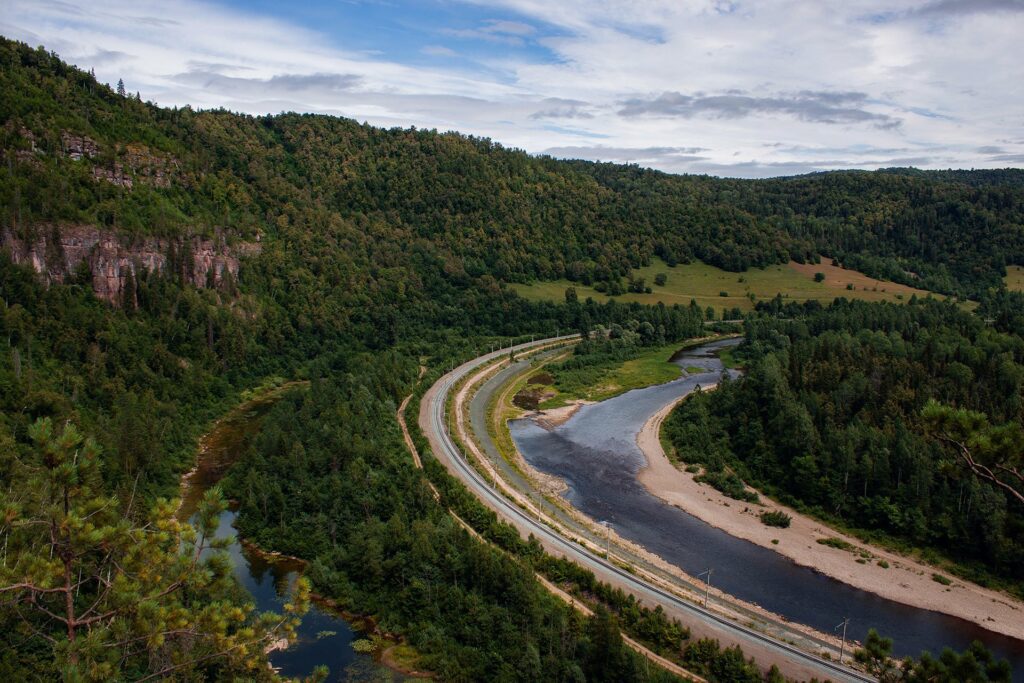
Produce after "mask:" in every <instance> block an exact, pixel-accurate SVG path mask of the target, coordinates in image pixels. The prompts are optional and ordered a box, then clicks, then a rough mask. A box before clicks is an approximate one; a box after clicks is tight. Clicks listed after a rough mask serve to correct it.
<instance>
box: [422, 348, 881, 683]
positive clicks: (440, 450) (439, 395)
mask: <svg viewBox="0 0 1024 683" xmlns="http://www.w3.org/2000/svg"><path fill="white" fill-rule="evenodd" d="M574 336H575V335H570V336H564V337H557V338H550V339H542V340H538V341H535V342H529V343H525V344H520V345H518V346H516V347H514V349H515V351H516V352H519V351H525V350H527V349H529V348H531V347H534V346H539V345H543V344H550V343H552V342H555V341H558V340H566V341H567V340H569V339H572V338H573V337H574ZM508 353H509V350H508V349H505V350H502V351H497V352H494V353H489V354H486V355H483V356H480V357H479V358H475V359H473V360H471V361H468V362H466V363H463V364H462V365H460V366H459V367H457V368H455V369H454V370H453V371H452V372H449V373H448V374H446V375H444V376H443V377H441V378H440V379H439V380H438V381H437V383H436V384H434V386H433V387H431V389H430V390H429V391H428V392H427V393H426V395H425V396H424V398H423V402H422V405H421V409H420V427H421V428H422V429H423V431H424V433H425V434H426V435H427V436H428V438H429V439H430V441H431V445H432V446H433V449H434V454H435V455H436V456H437V457H438V458H439V459H441V461H442V462H443V463H444V464H445V465H446V466H447V467H448V469H449V470H450V471H451V472H452V473H453V474H454V475H455V476H457V477H458V478H459V479H461V480H462V482H463V483H464V484H465V485H466V486H468V487H469V489H470V490H471V491H472V492H473V493H474V494H475V495H476V496H477V497H478V498H479V499H480V500H482V501H483V502H484V503H485V504H487V505H488V507H490V508H491V509H493V510H495V511H496V512H497V513H498V514H499V516H501V517H502V518H503V519H504V520H505V521H508V522H510V523H512V524H514V525H515V526H516V527H517V528H518V529H520V531H522V532H527V533H530V534H533V535H534V536H535V537H536V538H537V539H538V540H540V541H541V542H542V543H543V544H544V545H545V547H546V548H549V549H554V550H555V551H556V552H557V553H558V554H561V555H563V556H565V557H567V558H569V559H571V560H573V561H574V562H577V563H578V564H580V565H581V566H583V567H586V568H588V569H590V570H591V571H594V572H595V574H597V575H598V576H599V577H600V578H602V579H604V580H608V579H611V580H612V581H613V582H614V583H615V584H617V585H619V586H620V587H622V588H623V589H624V590H627V591H628V592H630V593H633V594H634V595H636V596H637V597H639V598H642V599H644V600H645V601H646V602H647V603H648V604H655V605H658V604H660V605H662V606H663V608H665V609H666V610H670V611H671V612H675V613H678V614H683V615H686V617H687V619H686V621H693V620H696V621H699V622H701V623H703V624H706V625H708V626H711V627H713V629H714V630H717V631H721V632H724V633H726V634H728V636H729V637H730V639H731V640H733V641H735V642H738V643H740V644H742V645H743V647H744V649H745V650H748V651H749V650H753V651H761V652H764V651H767V652H769V653H772V654H773V655H775V656H777V657H780V658H782V659H784V660H786V661H789V662H792V663H794V664H796V665H798V666H799V668H800V669H801V670H806V671H810V672H813V673H812V675H814V676H817V677H819V678H822V679H831V680H833V681H842V682H844V683H845V682H853V681H872V680H874V679H872V678H871V677H870V676H867V675H865V674H863V673H861V672H859V671H855V670H853V669H850V668H848V667H845V666H842V665H840V664H838V663H836V662H830V661H827V660H824V659H820V658H818V657H816V656H814V655H812V654H810V653H807V652H804V651H803V650H799V649H797V648H795V647H793V646H791V645H788V644H787V643H783V642H780V641H777V640H774V639H773V638H770V637H768V636H766V635H764V634H763V633H759V632H758V631H754V630H752V629H749V628H746V627H745V626H743V625H741V624H737V623H734V622H732V621H729V620H728V619H725V618H723V617H720V616H718V615H717V614H715V613H713V612H709V611H707V610H705V609H703V608H702V607H700V606H698V605H696V604H693V603H690V602H688V601H686V600H683V599H681V598H679V597H677V596H675V595H672V594H671V593H668V592H666V591H664V590H662V589H661V588H659V587H657V586H655V585H652V584H649V583H647V582H646V581H644V580H642V579H640V578H638V577H636V576H633V575H632V574H630V573H629V572H626V571H624V570H622V569H620V568H619V567H617V566H615V565H613V564H610V563H608V562H606V561H605V560H604V559H603V558H601V557H599V556H598V555H595V554H594V553H591V552H590V551H588V550H587V549H585V548H583V547H581V546H580V545H578V544H577V543H575V542H573V541H571V540H568V539H565V538H563V537H562V536H560V535H559V534H557V533H556V532H555V531H553V530H552V529H550V528H549V527H548V526H546V525H545V524H543V523H541V522H539V521H537V520H535V519H533V518H532V517H530V516H529V515H528V514H527V513H525V512H524V511H523V510H521V509H520V508H519V507H517V506H516V505H515V504H514V503H512V502H511V501H509V500H508V499H506V498H505V497H504V496H502V495H501V494H499V493H497V492H495V491H494V490H493V489H492V488H491V487H490V485H489V484H488V483H487V481H486V480H485V479H484V478H483V477H482V476H480V474H479V473H478V472H477V471H476V469H474V468H473V467H472V466H471V465H470V464H469V463H467V462H466V460H465V459H464V458H463V455H462V452H461V450H460V449H459V448H458V447H457V446H456V445H455V442H454V440H453V438H452V436H451V434H449V432H448V426H447V420H445V407H446V405H447V402H448V395H449V392H450V391H451V388H452V387H453V386H454V385H455V384H456V383H457V382H459V380H461V379H462V378H464V377H465V376H466V375H468V374H469V373H470V372H471V371H473V370H475V369H477V368H479V367H480V366H481V365H484V364H486V363H488V362H490V361H493V360H496V359H498V358H500V357H503V356H506V355H508Z"/></svg>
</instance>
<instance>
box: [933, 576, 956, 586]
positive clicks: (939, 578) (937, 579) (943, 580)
mask: <svg viewBox="0 0 1024 683" xmlns="http://www.w3.org/2000/svg"><path fill="white" fill-rule="evenodd" d="M932 581H934V582H935V583H941V584H942V585H943V586H952V585H953V582H952V581H950V580H949V579H947V578H946V577H945V576H943V575H942V574H932Z"/></svg>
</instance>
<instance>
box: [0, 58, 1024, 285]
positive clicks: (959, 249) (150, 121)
mask: <svg viewBox="0 0 1024 683" xmlns="http://www.w3.org/2000/svg"><path fill="white" fill-rule="evenodd" d="M0 79H2V80H0V87H2V90H3V92H4V93H5V95H6V96H5V98H4V99H3V101H2V102H0V121H2V122H3V124H4V125H3V128H2V132H0V135H2V138H3V143H4V145H3V146H4V148H5V149H7V150H8V156H9V160H8V167H7V173H6V174H4V175H3V176H2V181H0V206H2V207H3V211H4V212H5V214H6V224H7V225H8V226H9V227H11V228H13V229H14V230H16V231H22V232H24V231H31V230H32V229H33V226H34V225H37V224H38V223H39V222H41V221H86V222H90V223H99V224H103V225H108V226H112V227H116V228H118V229H119V230H122V231H124V232H125V233H126V234H132V235H138V234H154V233H158V234H165V235H175V234H181V233H193V232H195V233H204V232H206V233H210V232H212V231H213V230H214V229H215V228H216V229H220V230H226V231H229V232H230V234H232V235H235V236H246V235H253V234H256V233H260V234H263V235H265V236H267V237H272V238H274V240H275V242H280V243H281V244H282V245H288V247H289V249H294V250H299V251H302V252H304V253H302V254H301V256H302V257H304V258H303V259H302V260H303V262H304V263H305V264H307V268H308V270H309V271H310V275H312V276H313V277H314V278H317V277H322V276H326V277H328V278H333V279H334V284H340V283H345V284H348V285H351V287H349V288H348V289H347V291H348V292H349V293H352V294H354V293H355V292H356V291H358V289H360V288H361V286H368V285H371V284H372V285H374V286H376V287H380V288H383V289H385V290H388V291H390V292H391V293H392V294H393V295H395V296H394V298H395V299H396V300H398V301H400V300H401V299H402V298H404V297H407V296H410V293H411V292H414V291H415V289H416V287H417V285H419V284H420V283H419V282H418V280H417V279H416V277H419V278H422V277H438V276H440V277H444V278H446V279H448V280H450V281H453V282H455V283H456V284H462V285H465V284H469V283H471V282H475V283H478V284H480V285H483V286H486V284H487V283H494V281H495V280H498V281H502V280H504V281H526V280H530V279H534V278H540V279H557V278H560V277H567V278H569V279H571V280H578V281H583V282H586V283H590V282H600V281H606V280H611V279H617V278H619V277H620V276H624V275H626V274H627V273H628V272H629V270H630V269H631V268H634V267H638V266H641V265H645V264H646V263H647V262H648V261H649V259H650V258H651V257H652V256H653V255H654V254H659V255H661V256H663V257H664V258H665V259H666V260H668V261H669V262H670V263H672V262H685V261H688V260H690V259H692V258H695V257H696V258H700V259H703V260H704V261H706V262H708V263H711V264H713V265H718V266H721V267H724V268H727V269H729V270H743V269H746V268H747V267H749V266H754V265H759V266H763V265H767V264H770V263H776V262H781V261H785V260H788V259H789V258H795V259H797V260H804V259H809V258H814V256H813V255H815V254H819V253H825V254H828V255H830V256H832V257H836V258H840V259H841V260H844V261H847V260H856V263H857V265H856V267H858V268H866V269H867V270H868V271H869V274H871V275H877V276H882V275H885V276H887V277H893V278H895V279H899V280H901V281H908V280H909V281H912V282H913V283H914V284H919V285H923V286H924V287H925V288H929V289H934V290H936V291H941V292H949V293H960V294H979V293H980V292H981V291H983V290H984V289H985V288H987V287H990V286H995V285H996V284H997V283H998V279H999V277H1000V276H1001V274H1002V269H1003V267H1004V265H1005V264H1006V263H1019V262H1024V233H1022V231H1021V227H1020V225H1021V223H1022V217H1024V187H1022V186H1021V184H1020V183H1019V182H1013V179H1014V178H1016V176H1014V175H1012V174H1011V173H1010V172H1006V175H1005V177H1006V179H1007V182H992V181H989V182H974V183H972V182H966V181H964V174H961V175H956V174H946V175H939V174H931V175H929V174H907V173H892V172H880V173H859V172H843V173H828V174H816V175H810V176H802V177H796V178H785V179H775V180H766V181H738V180H723V179H717V178H709V177H698V176H675V175H669V174H664V173H658V172H655V171H648V170H643V169H640V168H638V167H633V166H621V165H615V164H592V163H586V162H561V161H556V160H553V159H549V158H536V157H531V156H529V155H527V154H525V153H523V152H519V151H515V150H507V149H504V148H502V147H501V146H500V145H498V144H496V143H494V142H493V141H491V140H489V139H480V138H471V137H465V136H461V135H458V134H454V133H445V134H438V133H436V132H434V131H426V130H415V129H408V130H402V129H391V130H383V129H379V128H374V127H371V126H366V125H359V124H357V123H355V122H354V121H351V120H346V119H341V118H335V117H327V116H313V115H296V114H283V115H279V116H266V117H251V116H241V115H236V114H232V113H229V112H225V111H208V112H195V111H192V110H191V109H188V108H184V109H166V108H159V107H156V106H152V105H150V104H147V103H143V102H141V101H136V100H134V99H133V98H130V97H129V98H125V97H121V96H118V95H117V94H116V93H114V92H113V91H112V90H111V89H110V88H109V87H107V86H104V85H101V84H98V83H97V82H96V81H95V79H94V78H93V77H91V76H90V75H89V74H87V73H84V72H82V71H79V70H77V69H75V68H74V67H70V66H68V65H66V64H64V63H63V62H61V61H60V60H59V58H57V57H56V56H54V55H51V54H49V53H47V52H45V51H43V50H41V49H40V50H31V49H28V48H27V47H25V46H23V45H19V44H17V43H12V42H9V41H4V42H3V43H2V44H0ZM25 132H28V133H29V134H30V135H31V139H29V137H28V136H26V135H25ZM63 133H71V134H74V135H86V136H89V137H90V138H92V139H93V140H95V141H96V143H97V145H98V147H99V153H98V155H97V156H96V157H95V158H85V159H80V160H74V159H71V158H68V157H67V156H65V155H64V154H62V153H61V150H62V149H63V148H64V143H63V142H62V134H63ZM129 143H134V144H141V145H144V146H146V148H147V149H148V150H149V153H150V154H151V155H152V156H153V157H154V158H155V159H157V160H159V161H160V162H161V163H165V162H166V163H165V165H166V166H167V168H168V176H169V178H170V182H169V185H168V186H167V187H156V186H153V185H151V184H146V183H137V184H136V185H135V186H134V188H133V189H132V190H130V191H126V190H125V189H123V188H121V187H118V186H116V185H113V184H110V183H97V182H95V180H94V177H93V173H92V167H94V166H96V167H100V168H106V169H109V168H113V167H114V166H115V165H116V164H117V163H118V162H119V160H121V161H123V160H124V159H125V156H126V154H127V151H126V147H125V146H126V145H128V144H129ZM32 149H34V150H35V151H31V150H32ZM16 151H20V152H23V153H22V154H16V153H14V152H16ZM154 163H156V162H154ZM982 173H983V174H984V177H985V178H992V177H993V176H995V177H998V176H999V172H991V171H986V172H982ZM979 177H981V176H979ZM314 236H315V239H314ZM333 248H337V250H338V251H339V252H343V253H337V254H334V255H333V256H331V257H330V258H328V257H327V255H326V254H325V251H326V250H327V249H333ZM298 255H299V254H295V256H298ZM371 264H372V267H368V266H370V265H371ZM409 270H412V271H414V272H415V273H416V276H413V275H412V273H410V272H408V271H409ZM338 303H345V304H349V305H351V304H358V303H361V302H360V301H359V300H358V299H357V300H355V301H352V300H346V301H344V302H338Z"/></svg>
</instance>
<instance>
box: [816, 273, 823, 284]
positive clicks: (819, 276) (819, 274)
mask: <svg viewBox="0 0 1024 683" xmlns="http://www.w3.org/2000/svg"><path fill="white" fill-rule="evenodd" d="M814 281H815V282H824V281H825V273H815V274H814Z"/></svg>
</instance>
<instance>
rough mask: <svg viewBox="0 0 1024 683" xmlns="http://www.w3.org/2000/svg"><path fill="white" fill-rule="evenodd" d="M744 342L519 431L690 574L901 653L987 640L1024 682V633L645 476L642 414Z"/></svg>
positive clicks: (616, 523)
mask: <svg viewBox="0 0 1024 683" xmlns="http://www.w3.org/2000/svg"><path fill="white" fill-rule="evenodd" d="M739 341H740V340H738V339H733V340H722V341H717V342H712V343H710V344H705V345H703V346H700V347H697V348H695V349H692V350H689V351H686V352H684V353H682V354H677V356H676V357H674V358H673V359H672V362H674V363H676V364H678V365H680V366H681V367H684V368H687V367H688V368H691V369H693V368H695V367H696V368H701V369H703V370H704V372H702V373H699V374H690V375H688V376H684V377H682V378H680V379H678V380H674V381H672V382H668V383H666V384H661V385H657V386H652V387H647V388H644V389H636V390H633V391H630V392H627V393H625V394H622V395H620V396H617V397H615V398H612V399H608V400H607V401H602V402H600V403H596V404H592V405H586V406H583V407H582V408H580V410H579V411H578V412H577V413H576V414H575V415H574V416H573V417H572V418H571V419H569V420H568V421H567V422H565V423H564V424H562V425H561V426H559V427H556V428H555V429H553V430H550V431H548V430H546V429H544V428H542V427H540V426H538V425H537V424H536V423H535V422H534V421H533V420H531V419H521V420H515V421H512V422H510V423H509V427H510V430H511V433H512V438H513V440H514V441H515V443H516V446H517V447H518V448H519V451H520V452H521V453H522V455H523V457H524V458H525V459H526V460H527V461H528V462H529V463H530V464H531V465H532V466H533V467H536V468H537V469H538V470H540V471H541V472H545V473H547V474H551V475H555V476H557V477H560V478H561V479H563V480H564V481H565V483H566V484H567V486H568V489H567V490H566V492H565V493H564V494H563V495H564V496H565V498H566V499H567V500H568V501H569V502H570V503H571V504H572V505H573V506H575V507H576V508H577V509H579V510H581V511H582V512H583V513H585V514H586V515H588V516H589V517H591V518H593V519H596V520H606V521H608V522H609V524H610V525H611V526H612V528H614V529H615V531H616V532H617V533H618V534H619V535H620V536H622V537H624V538H627V539H629V540H631V541H634V542H636V543H639V544H640V545H642V546H644V547H646V548H647V549H648V550H650V551H652V552H654V553H655V554H657V555H659V556H661V557H662V558H663V559H665V560H666V561H668V562H670V563H672V564H674V565H676V566H678V567H680V568H681V569H683V570H684V571H686V572H687V573H689V574H691V575H697V574H699V573H701V572H703V571H704V570H705V569H707V568H708V567H713V568H714V584H715V585H716V587H718V588H720V589H721V590H723V591H725V592H726V593H729V594H731V595H734V596H736V597H738V598H741V599H743V600H746V601H748V602H752V603H755V604H758V605H761V606H762V607H764V608H765V609H767V610H769V611H771V612H774V613H775V614H778V615H780V616H782V617H783V618H785V619H788V620H790V621H795V622H800V623H803V624H807V625H809V626H811V627H813V628H815V629H817V630H819V631H823V632H826V633H830V632H832V631H833V628H834V627H835V625H836V624H837V623H838V622H840V621H842V620H843V618H844V617H849V618H850V625H849V631H848V634H849V636H850V637H851V638H854V639H856V640H861V641H862V640H863V639H864V637H865V636H866V635H867V631H868V629H869V628H875V629H877V630H878V631H879V633H881V634H883V635H889V636H892V637H893V638H894V640H895V647H894V649H895V653H896V654H897V655H898V656H904V655H914V656H918V655H919V654H920V653H921V652H922V651H923V650H928V651H930V652H932V653H933V654H938V653H939V652H940V651H941V650H942V648H943V647H945V646H949V647H953V648H954V649H957V650H962V649H964V648H966V647H967V646H968V645H969V644H970V643H971V641H973V640H980V641H982V642H983V643H985V645H986V646H987V647H988V648H989V649H991V650H992V651H993V652H995V653H996V655H997V656H999V657H1002V658H1006V659H1008V660H1009V661H1010V664H1011V666H1012V667H1013V670H1014V680H1015V681H1024V642H1022V641H1019V640H1016V639H1014V638H1009V637H1007V636H1003V635H999V634H996V633H993V632H991V631H987V630H985V629H983V628H981V627H980V626H978V625H976V624H974V623H972V622H969V621H966V620H963V619H959V618H956V617H951V616H948V615H945V614H940V613H938V612H932V611H929V610H922V609H918V608H914V607H910V606H907V605H903V604H901V603H897V602H894V601H891V600H887V599H884V598H880V597H878V596H876V595H874V594H872V593H868V592H866V591H862V590H859V589H856V588H853V587H851V586H849V585H847V584H845V583H842V582H840V581H837V580H835V579H832V578H830V577H828V576H825V575H824V574H821V573H819V572H816V571H814V570H813V569H809V568H807V567H801V566H799V565H797V564H795V563H794V562H792V561H791V560H789V559H788V558H785V557H783V556H782V555H780V554H778V553H775V552H773V551H771V550H768V549H767V548H762V547H761V546H758V545H755V544H753V543H750V542H748V541H745V540H742V539H738V538H735V537H733V536H730V535H729V534H727V533H726V532H724V531H721V530H719V529H716V528H715V527H713V526H711V525H709V524H707V523H705V522H703V521H701V520H699V519H697V518H696V517H693V516H692V515H690V514H688V513H686V512H684V511H683V510H680V509H679V508H677V507H674V506H672V505H669V504H668V503H665V502H664V501H662V500H661V499H659V498H657V497H655V496H654V495H653V494H651V493H650V492H648V491H647V489H646V488H645V487H644V486H643V485H642V484H641V483H640V482H639V481H638V479H637V475H638V473H639V471H640V469H641V468H642V467H643V466H644V465H645V464H646V462H645V460H644V456H643V454H642V453H641V451H640V448H639V447H638V446H637V443H636V438H637V434H638V433H639V432H640V429H641V428H642V427H643V425H644V423H645V422H646V421H647V420H648V419H649V418H650V417H651V416H652V415H654V413H656V412H657V411H658V410H660V409H661V408H663V407H664V406H666V405H668V404H669V403H671V402H672V401H674V400H676V399H677V398H679V397H680V396H682V395H684V394H686V393H689V392H690V391H692V390H693V389H694V388H695V387H696V385H698V384H704V385H707V384H710V383H712V382H715V381H717V380H718V378H719V377H720V376H721V373H722V372H723V369H724V368H723V365H722V363H721V361H720V360H719V359H718V358H717V353H718V351H720V350H721V349H722V348H724V347H726V346H729V345H735V344H738V343H739ZM755 576H756V580H752V577H755Z"/></svg>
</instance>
